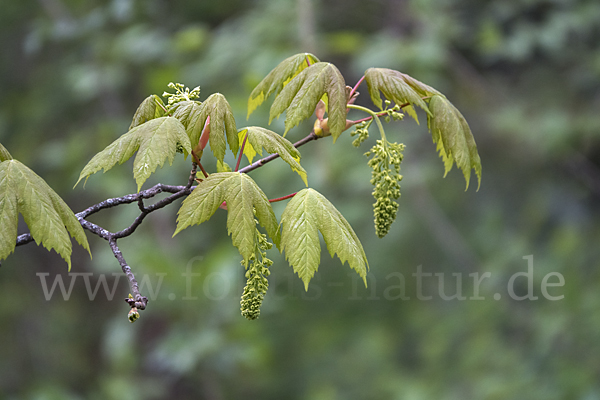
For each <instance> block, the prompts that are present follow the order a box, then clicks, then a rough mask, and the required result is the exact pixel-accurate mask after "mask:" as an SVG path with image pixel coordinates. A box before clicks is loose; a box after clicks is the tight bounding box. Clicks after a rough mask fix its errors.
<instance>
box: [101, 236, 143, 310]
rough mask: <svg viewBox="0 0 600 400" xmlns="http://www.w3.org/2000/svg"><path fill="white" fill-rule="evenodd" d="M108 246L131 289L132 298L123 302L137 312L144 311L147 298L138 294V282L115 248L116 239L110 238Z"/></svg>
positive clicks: (117, 248) (118, 250) (117, 247)
mask: <svg viewBox="0 0 600 400" xmlns="http://www.w3.org/2000/svg"><path fill="white" fill-rule="evenodd" d="M108 244H109V246H110V249H111V250H112V252H113V254H114V255H115V258H116V259H117V261H118V262H119V264H120V265H121V269H122V270H123V273H124V274H125V275H126V276H127V279H128V280H129V287H130V288H131V293H132V295H133V298H132V299H131V298H127V299H125V301H126V302H127V303H128V304H129V306H130V307H131V308H133V307H135V308H137V309H139V310H144V309H145V308H146V305H147V304H148V298H147V297H146V296H142V295H141V294H140V288H139V286H138V282H137V280H136V279H135V276H134V275H133V272H131V267H130V266H129V265H128V264H127V261H125V258H123V254H122V253H121V250H120V249H119V246H117V239H116V238H111V239H110V240H109V241H108Z"/></svg>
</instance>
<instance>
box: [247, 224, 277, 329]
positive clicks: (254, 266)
mask: <svg viewBox="0 0 600 400" xmlns="http://www.w3.org/2000/svg"><path fill="white" fill-rule="evenodd" d="M271 247H273V243H269V242H268V241H267V235H265V234H262V233H260V232H259V231H258V229H257V230H256V248H255V251H256V252H255V254H253V255H252V256H251V257H250V258H249V259H248V262H246V261H242V265H243V266H244V268H245V269H246V279H247V281H246V287H244V293H243V294H242V300H241V301H240V304H241V310H242V315H243V316H244V317H246V318H247V319H256V318H258V316H259V315H260V306H261V305H262V301H263V299H264V297H265V294H266V293H267V289H268V288H269V282H268V281H267V276H269V274H270V273H271V271H269V267H270V266H271V265H273V261H271V260H269V259H268V258H267V250H269V249H270V248H271ZM257 253H258V257H257Z"/></svg>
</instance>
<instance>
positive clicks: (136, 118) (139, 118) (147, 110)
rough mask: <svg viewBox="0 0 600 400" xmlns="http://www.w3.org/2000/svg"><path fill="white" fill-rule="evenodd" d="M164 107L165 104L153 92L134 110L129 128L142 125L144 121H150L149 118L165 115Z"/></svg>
mask: <svg viewBox="0 0 600 400" xmlns="http://www.w3.org/2000/svg"><path fill="white" fill-rule="evenodd" d="M161 106H162V107H161ZM164 109H165V104H164V103H163V101H162V99H161V98H160V97H158V96H157V95H155V94H153V95H150V96H148V97H146V98H145V99H144V101H142V104H140V106H139V107H138V108H137V110H135V114H134V115H133V120H132V121H131V125H129V130H131V129H133V128H135V127H136V126H139V125H142V124H143V123H144V122H147V121H150V120H151V119H154V118H159V117H162V116H163V115H165V111H164Z"/></svg>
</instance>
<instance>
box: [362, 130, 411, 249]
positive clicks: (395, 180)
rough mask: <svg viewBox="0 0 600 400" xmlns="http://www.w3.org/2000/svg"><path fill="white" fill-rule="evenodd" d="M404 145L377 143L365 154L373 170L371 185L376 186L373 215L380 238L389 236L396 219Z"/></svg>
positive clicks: (385, 142) (381, 141) (383, 140)
mask: <svg viewBox="0 0 600 400" xmlns="http://www.w3.org/2000/svg"><path fill="white" fill-rule="evenodd" d="M402 151H404V145H403V144H398V143H390V142H388V141H387V140H386V139H381V140H378V141H377V144H375V146H373V148H371V150H370V151H368V152H367V153H365V155H366V156H367V157H370V156H373V158H371V159H370V160H369V163H368V164H369V166H370V167H371V168H372V169H373V172H372V174H371V177H372V178H371V184H372V185H374V186H375V187H374V189H373V197H374V198H375V204H373V213H374V216H375V233H376V234H377V236H379V237H380V238H382V237H384V236H385V235H387V233H388V232H389V230H390V226H391V225H392V222H394V220H395V219H396V213H397V211H398V203H397V202H396V200H397V199H398V198H399V197H400V183H399V182H400V181H401V180H402V175H400V163H401V162H402V158H403V155H402Z"/></svg>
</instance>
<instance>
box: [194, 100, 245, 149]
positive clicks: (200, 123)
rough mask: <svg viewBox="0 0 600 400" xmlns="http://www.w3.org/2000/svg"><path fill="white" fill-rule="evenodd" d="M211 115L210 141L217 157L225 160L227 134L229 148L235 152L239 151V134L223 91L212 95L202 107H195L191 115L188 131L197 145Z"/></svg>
mask: <svg viewBox="0 0 600 400" xmlns="http://www.w3.org/2000/svg"><path fill="white" fill-rule="evenodd" d="M209 116H210V136H209V143H210V149H211V150H212V152H213V154H214V155H215V158H216V159H217V160H219V161H223V159H224V158H225V151H226V149H227V148H226V144H225V134H226V135H227V143H229V148H230V149H231V151H232V152H233V153H234V154H235V153H237V151H238V135H237V127H236V126H235V119H234V118H233V111H232V110H231V106H230V105H229V103H228V102H227V99H225V96H223V95H222V94H221V93H215V94H212V95H210V96H209V97H208V98H207V99H206V100H204V102H203V103H202V104H201V105H200V107H195V108H194V109H192V110H191V112H190V115H189V124H188V127H187V133H188V135H189V137H190V140H191V142H192V143H193V144H194V145H196V144H197V143H198V141H199V140H200V135H201V134H202V130H203V129H204V124H205V123H206V118H208V117H209Z"/></svg>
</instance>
